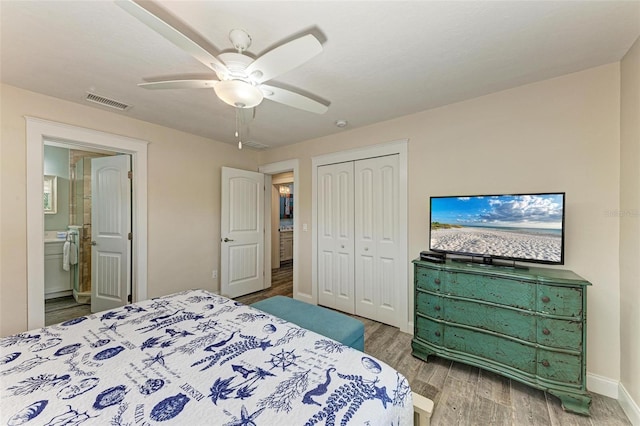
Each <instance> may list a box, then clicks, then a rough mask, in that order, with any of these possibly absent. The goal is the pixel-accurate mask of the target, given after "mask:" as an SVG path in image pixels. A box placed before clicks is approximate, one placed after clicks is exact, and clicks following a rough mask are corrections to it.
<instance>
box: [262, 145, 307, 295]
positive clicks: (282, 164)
mask: <svg viewBox="0 0 640 426" xmlns="http://www.w3.org/2000/svg"><path fill="white" fill-rule="evenodd" d="M299 163H300V161H299V160H298V159H297V158H296V159H293V160H285V161H279V162H277V163H270V164H263V165H262V166H260V167H258V171H259V172H260V173H264V174H265V180H264V182H265V188H269V191H268V193H267V191H265V197H264V241H265V243H264V245H265V250H264V268H265V288H268V287H271V189H270V188H271V176H272V175H276V174H278V173H284V172H290V171H293V184H294V185H295V186H294V188H300V185H299V184H298V182H300V180H299V179H300V170H299V168H300V167H299ZM296 191H297V190H296ZM294 192H295V191H294ZM295 211H296V210H295V207H294V214H293V298H294V299H298V300H304V301H309V300H310V299H311V295H310V294H306V293H301V292H300V282H299V279H298V277H299V267H298V264H299V261H300V254H299V247H300V243H299V237H300V226H299V225H298V221H297V220H296V214H295ZM298 211H299V210H298ZM267 247H269V250H267ZM267 272H268V273H267ZM267 283H268V285H267Z"/></svg>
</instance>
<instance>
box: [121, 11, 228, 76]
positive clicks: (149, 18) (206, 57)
mask: <svg viewBox="0 0 640 426" xmlns="http://www.w3.org/2000/svg"><path fill="white" fill-rule="evenodd" d="M115 3H116V4H117V5H118V6H120V7H121V8H123V9H124V10H126V11H127V12H129V13H130V14H131V15H133V16H134V17H135V18H137V19H138V20H140V21H141V22H142V23H143V24H145V25H146V26H148V27H149V28H151V29H152V30H154V31H155V32H157V33H158V34H160V35H161V36H163V37H164V38H166V39H167V40H169V41H170V42H172V43H173V44H175V45H176V46H178V47H179V48H181V49H182V50H184V51H185V52H187V53H188V54H190V55H191V56H193V57H194V58H195V59H197V60H198V61H200V62H202V63H203V64H204V65H205V66H207V67H208V68H210V69H212V70H214V71H215V72H216V74H219V75H222V74H223V73H225V72H228V70H227V67H226V65H225V64H224V63H222V62H221V61H220V60H219V59H218V58H216V57H215V56H213V55H212V54H211V53H209V52H208V51H207V50H206V49H205V48H203V47H202V46H200V45H199V44H198V43H196V42H195V41H194V40H192V39H191V38H189V37H187V36H186V35H184V34H183V33H182V32H180V31H179V30H178V29H176V28H175V27H173V26H172V25H171V24H169V23H168V22H166V21H165V20H163V19H162V18H160V17H159V16H157V14H156V13H157V12H154V11H153V8H154V4H153V3H151V2H144V3H142V2H140V3H137V2H135V1H133V0H124V1H116V2H115ZM143 4H144V6H143Z"/></svg>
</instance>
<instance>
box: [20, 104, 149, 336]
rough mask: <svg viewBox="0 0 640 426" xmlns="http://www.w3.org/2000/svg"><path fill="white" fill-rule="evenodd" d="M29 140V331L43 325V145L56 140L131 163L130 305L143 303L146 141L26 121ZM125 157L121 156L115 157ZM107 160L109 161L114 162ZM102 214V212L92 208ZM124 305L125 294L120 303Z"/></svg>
mask: <svg viewBox="0 0 640 426" xmlns="http://www.w3.org/2000/svg"><path fill="white" fill-rule="evenodd" d="M25 120H26V124H27V126H26V141H27V152H26V154H27V241H28V244H27V326H28V328H29V329H35V328H40V327H42V326H44V323H45V315H44V311H45V307H44V293H45V290H44V269H45V266H44V248H45V243H44V240H45V232H44V220H43V213H44V206H43V189H44V188H43V187H44V185H43V175H44V174H45V173H44V149H43V146H44V143H45V141H47V140H49V141H55V142H58V143H62V144H66V145H70V146H73V147H75V148H76V149H79V150H87V151H94V150H98V151H99V152H100V151H103V150H104V151H113V152H118V153H122V154H126V157H128V158H129V157H130V159H131V170H132V174H131V177H132V178H131V192H130V197H131V202H132V205H131V211H130V212H131V213H130V215H129V217H130V220H131V229H132V230H131V231H130V233H131V234H130V235H129V236H128V238H132V240H129V246H130V249H131V253H132V259H133V261H132V262H130V264H128V265H127V266H128V267H127V268H125V270H126V275H127V277H128V278H129V280H128V282H127V284H128V286H129V287H128V291H129V292H130V295H131V300H130V301H132V302H137V301H139V300H145V299H146V298H147V157H148V156H147V147H148V142H147V141H143V140H140V139H134V138H130V137H126V136H122V135H117V134H113V133H106V132H102V131H97V130H93V129H88V128H84V127H78V126H72V125H68V124H64V123H57V122H53V121H48V120H43V119H40V118H34V117H25ZM118 157H125V156H122V155H121V156H118ZM118 157H111V158H118ZM96 210H101V209H96ZM125 303H127V300H126V295H125V297H124V302H123V303H122V304H125Z"/></svg>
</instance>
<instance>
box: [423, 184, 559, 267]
mask: <svg viewBox="0 0 640 426" xmlns="http://www.w3.org/2000/svg"><path fill="white" fill-rule="evenodd" d="M430 204H431V206H430V207H431V213H430V214H431V235H430V244H429V249H430V250H433V251H441V252H446V253H455V254H463V255H472V256H491V257H495V258H501V259H510V260H521V261H529V262H540V263H549V264H563V262H564V193H546V194H517V195H473V196H457V197H431V201H430Z"/></svg>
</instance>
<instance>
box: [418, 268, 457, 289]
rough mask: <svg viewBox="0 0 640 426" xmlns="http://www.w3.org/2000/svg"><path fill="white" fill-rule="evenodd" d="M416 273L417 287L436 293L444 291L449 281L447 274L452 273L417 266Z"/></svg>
mask: <svg viewBox="0 0 640 426" xmlns="http://www.w3.org/2000/svg"><path fill="white" fill-rule="evenodd" d="M415 274H416V275H415V281H416V287H417V288H421V289H423V290H428V291H433V292H435V293H439V292H441V291H442V288H444V283H445V282H446V281H447V278H446V276H447V275H451V274H449V273H446V272H443V271H439V270H435V269H426V268H416V272H415Z"/></svg>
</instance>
